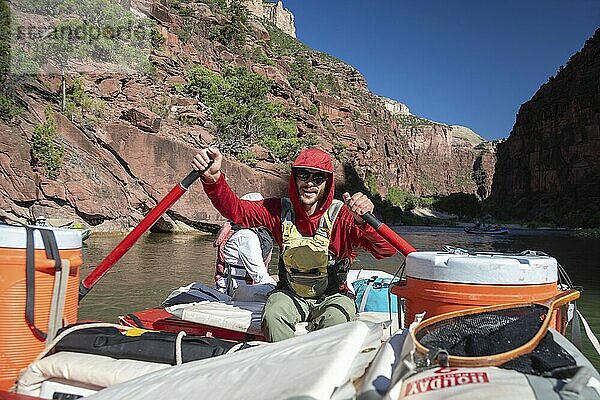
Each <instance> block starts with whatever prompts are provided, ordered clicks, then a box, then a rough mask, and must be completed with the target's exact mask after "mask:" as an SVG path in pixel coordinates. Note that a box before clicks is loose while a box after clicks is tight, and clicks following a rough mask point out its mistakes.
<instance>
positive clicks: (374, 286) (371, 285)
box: [352, 276, 398, 312]
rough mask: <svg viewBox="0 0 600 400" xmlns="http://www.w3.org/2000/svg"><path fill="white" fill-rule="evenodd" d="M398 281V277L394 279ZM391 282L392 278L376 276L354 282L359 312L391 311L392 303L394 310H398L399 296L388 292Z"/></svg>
mask: <svg viewBox="0 0 600 400" xmlns="http://www.w3.org/2000/svg"><path fill="white" fill-rule="evenodd" d="M397 281H398V279H397V278H396V279H394V282H397ZM391 282H392V279H391V278H378V277H376V276H373V277H371V278H369V279H359V280H357V281H354V282H352V286H353V287H354V293H355V294H356V300H355V301H356V306H357V307H358V312H363V311H377V312H389V311H390V305H391V306H392V312H397V311H398V296H396V295H395V294H392V293H389V294H388V290H389V288H390V283H391Z"/></svg>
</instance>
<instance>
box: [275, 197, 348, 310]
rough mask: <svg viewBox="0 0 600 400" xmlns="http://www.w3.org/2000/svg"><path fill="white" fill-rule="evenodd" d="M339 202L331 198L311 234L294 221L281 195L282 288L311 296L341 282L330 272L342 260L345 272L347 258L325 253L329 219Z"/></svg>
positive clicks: (338, 206)
mask: <svg viewBox="0 0 600 400" xmlns="http://www.w3.org/2000/svg"><path fill="white" fill-rule="evenodd" d="M343 204H344V203H342V202H341V201H339V200H333V202H332V203H331V205H330V206H329V208H328V209H327V212H325V213H324V214H323V216H322V217H321V219H320V220H319V226H318V228H317V231H316V232H315V234H314V236H312V237H306V236H302V235H301V234H300V232H298V229H297V228H296V226H295V225H294V221H295V218H294V210H293V207H292V204H291V202H290V199H288V198H286V197H284V198H282V199H281V230H282V251H281V255H280V258H279V273H280V279H281V278H283V282H282V283H283V287H284V288H286V289H289V290H291V291H293V292H294V293H296V294H297V295H298V296H300V297H304V298H313V299H314V298H319V297H321V296H323V295H324V294H326V292H328V291H331V290H335V291H337V289H338V288H339V285H340V284H341V283H340V282H339V279H337V278H338V277H337V275H336V276H332V275H335V274H336V273H337V270H338V269H339V265H340V264H343V267H342V269H343V270H344V272H347V269H348V268H349V260H348V259H342V260H338V259H336V258H335V257H334V256H333V255H331V254H329V241H330V238H331V231H332V227H333V223H334V222H335V219H336V217H337V215H338V213H339V211H340V209H341V208H342V205H343ZM343 280H345V278H344V279H343ZM342 283H343V282H342ZM336 285H337V286H336Z"/></svg>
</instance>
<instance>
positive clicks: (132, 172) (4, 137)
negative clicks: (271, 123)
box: [0, 0, 494, 231]
mask: <svg viewBox="0 0 600 400" xmlns="http://www.w3.org/2000/svg"><path fill="white" fill-rule="evenodd" d="M137 1H138V0H131V3H129V4H130V7H132V8H133V7H138V8H140V9H141V8H142V7H141V6H139V5H138V6H135V4H137V3H136V2H137ZM152 4H154V5H155V6H152ZM156 4H159V5H160V4H162V3H160V2H158V3H154V2H149V3H147V4H146V6H144V9H145V10H146V11H147V13H145V15H151V16H153V15H154V14H158V15H159V17H160V19H159V17H156V16H154V17H153V18H155V19H156V20H157V21H159V30H160V32H161V33H162V35H163V36H164V38H165V43H164V45H163V46H162V47H161V48H160V49H155V50H152V52H151V54H150V61H151V62H152V64H153V66H154V67H155V69H156V72H155V73H154V74H153V75H141V74H115V73H106V72H89V71H90V70H91V68H89V66H86V65H82V66H81V68H82V69H81V71H79V72H78V73H74V74H72V75H73V77H79V79H81V80H82V81H83V87H84V88H85V94H86V96H89V97H90V98H91V99H92V100H94V101H100V102H102V104H103V105H104V107H103V108H102V114H101V117H100V118H98V119H97V120H96V121H95V122H93V121H91V120H89V119H86V118H80V119H77V118H73V119H68V118H66V117H65V116H64V115H63V114H61V112H60V107H59V99H60V93H61V89H60V76H56V75H54V76H53V75H45V76H40V77H38V78H37V79H36V80H32V81H30V82H28V83H27V84H26V85H25V86H22V87H20V88H19V91H18V95H19V101H20V102H21V103H22V105H23V107H24V110H23V113H22V114H21V116H20V117H19V118H17V119H15V120H14V121H12V122H11V123H9V124H5V123H0V210H2V211H3V213H4V214H5V215H8V216H10V217H13V218H18V219H21V220H25V219H28V218H32V217H35V216H36V215H39V214H44V215H46V216H47V217H48V218H49V220H50V222H52V220H53V219H55V220H59V219H60V220H61V221H67V222H68V221H69V220H78V221H81V222H83V223H84V224H87V225H90V226H93V227H95V229H96V230H127V229H130V228H131V227H133V226H135V225H136V224H137V222H139V221H140V220H141V219H142V218H143V216H144V215H145V214H147V212H148V211H149V210H150V209H151V208H153V207H154V206H155V205H156V204H157V203H158V202H159V201H160V200H161V199H162V198H163V197H164V196H165V195H166V194H167V193H168V192H169V190H170V189H171V188H172V187H173V186H174V185H175V184H177V182H179V181H180V180H181V179H182V178H183V177H185V175H187V173H188V172H189V171H190V168H191V166H190V160H191V157H192V156H193V154H194V153H195V152H196V151H197V149H198V148H199V147H200V146H205V145H208V144H210V143H214V141H215V132H214V129H213V126H214V125H212V123H211V121H210V110H208V109H207V108H206V107H205V105H204V104H203V103H202V102H201V99H198V98H195V97H192V96H186V95H185V94H184V93H183V92H182V91H180V90H178V89H177V88H176V85H181V84H185V82H186V75H185V71H186V70H187V69H188V68H190V67H191V66H194V65H200V66H203V67H206V68H208V69H210V70H212V71H216V72H219V71H221V69H222V68H223V66H225V65H227V64H233V65H236V66H243V67H245V68H247V69H248V70H250V71H252V72H254V73H257V74H260V75H263V76H265V77H268V78H270V79H271V80H272V82H273V87H272V89H271V92H270V93H269V95H268V97H269V98H270V99H271V100H273V101H276V102H278V103H280V104H282V105H283V106H284V108H285V109H286V112H287V113H288V114H289V115H290V116H291V117H292V118H293V119H294V120H295V121H296V124H297V127H298V130H299V134H300V135H301V136H302V135H306V134H308V133H314V134H316V136H317V138H318V142H319V146H320V147H322V148H323V149H325V150H327V151H329V152H331V154H332V155H333V156H334V165H335V170H336V180H337V182H338V183H339V185H341V186H344V185H345V184H346V183H347V182H349V181H350V180H353V179H354V180H355V181H356V180H357V181H358V182H361V183H363V184H364V183H365V182H366V183H369V184H368V186H369V188H372V187H373V186H374V189H376V190H377V191H378V192H379V194H381V195H382V196H383V197H385V196H386V194H387V193H388V191H389V190H390V188H392V187H394V188H397V189H403V190H405V191H408V192H411V193H413V194H417V195H430V194H448V193H452V192H466V193H479V194H480V196H482V197H485V196H486V195H487V193H489V185H490V178H491V176H492V174H493V160H494V153H493V152H494V149H493V146H490V145H489V144H486V143H482V142H481V139H480V138H479V139H477V137H476V135H471V134H469V133H468V132H466V133H465V131H463V130H460V129H456V128H454V127H450V126H448V125H444V124H439V123H433V122H431V121H427V120H424V119H421V118H418V117H415V116H412V115H410V113H408V110H407V109H406V110H404V109H403V108H402V107H401V106H400V107H398V106H395V107H392V110H391V111H390V110H389V109H388V107H389V104H391V103H389V102H388V107H386V103H385V102H384V101H383V100H382V99H381V98H379V97H378V96H375V95H374V94H372V93H371V92H369V91H368V89H367V83H366V81H365V79H364V77H363V76H362V75H361V74H360V72H358V71H357V70H356V69H354V68H353V67H351V66H349V65H347V64H345V63H343V62H341V61H340V60H336V59H334V58H333V57H331V56H328V55H324V54H322V53H318V52H314V51H311V50H310V49H307V50H305V51H306V54H307V57H308V63H309V65H310V66H311V68H312V71H313V73H314V74H315V76H316V75H318V76H320V77H321V78H322V80H321V81H319V82H320V83H319V84H316V83H314V82H311V83H310V85H308V88H307V89H305V90H300V89H296V88H294V87H293V86H292V84H291V83H290V82H291V79H290V76H291V74H292V68H293V65H294V62H295V57H294V56H291V55H289V54H283V55H281V54H278V53H276V52H275V51H274V50H273V49H272V48H271V47H270V46H269V44H268V42H269V40H270V39H271V38H270V34H269V31H268V30H267V29H266V27H265V26H263V25H262V23H261V22H260V21H259V20H251V21H249V23H248V28H249V30H248V32H247V35H246V48H247V50H246V54H248V53H252V51H253V50H255V49H256V48H259V49H260V50H261V51H262V52H263V54H264V55H265V57H267V58H268V59H269V62H265V63H261V62H259V61H256V60H253V59H251V58H248V57H246V56H244V55H242V54H240V53H235V52H234V51H233V50H232V49H230V48H228V47H226V46H225V45H223V44H221V43H218V42H214V41H212V40H211V39H210V38H209V35H208V33H209V32H211V28H212V27H213V26H214V25H216V24H220V23H223V21H224V20H225V19H224V18H222V17H221V16H219V15H216V14H214V13H213V12H212V11H211V10H210V8H209V7H208V6H206V5H204V4H202V3H194V4H193V7H194V8H193V10H192V12H191V14H192V15H193V17H189V18H193V19H192V20H193V24H188V25H185V26H184V24H183V23H182V21H181V16H179V15H173V14H167V16H166V17H165V16H164V14H163V13H162V10H163V9H162V8H161V7H159V6H156ZM185 27H188V28H189V27H193V31H192V32H191V35H190V38H188V39H186V40H184V39H182V38H180V37H179V36H178V34H176V32H178V33H179V32H181V31H182V30H183V28H185ZM283 36H286V35H283ZM290 40H293V39H291V38H290ZM294 43H296V42H294ZM296 45H297V43H296ZM83 71H87V72H86V73H83ZM73 77H70V78H69V80H70V79H72V78H73ZM323 82H325V83H323ZM320 85H323V87H320ZM395 104H400V103H395ZM47 107H51V108H52V109H53V110H54V116H55V119H56V121H57V125H58V134H59V139H58V140H57V142H58V144H60V145H62V146H64V148H65V156H64V160H63V164H62V166H61V169H60V174H59V176H58V178H57V179H55V180H53V179H48V178H46V177H45V176H44V174H43V171H42V170H41V168H40V166H39V165H38V164H37V163H36V162H35V161H34V160H33V159H32V156H31V154H32V137H33V130H34V127H35V126H39V125H40V124H41V123H42V122H43V121H44V109H46V108H47ZM397 109H398V110H399V113H398V112H396V111H397ZM249 150H250V151H251V152H252V154H253V156H254V157H255V160H256V165H255V166H253V167H250V166H248V165H246V164H244V163H242V162H239V161H238V160H236V159H235V157H232V156H229V155H226V162H225V163H224V168H225V174H226V176H227V179H228V182H229V183H230V185H231V187H232V189H233V190H234V191H235V192H236V193H237V194H238V195H240V196H241V195H243V194H245V193H247V192H250V191H257V192H261V193H262V194H263V195H264V196H265V197H269V196H282V195H284V194H285V193H286V191H287V179H288V174H289V166H287V165H282V164H280V163H276V162H275V157H274V156H273V154H271V152H270V151H269V150H268V149H266V148H263V147H261V146H258V145H253V146H251V147H250V149H249ZM371 183H372V184H371ZM221 221H222V217H221V216H220V215H219V214H218V212H217V211H216V210H215V209H214V207H213V206H212V204H210V202H209V201H208V199H207V197H206V196H205V195H204V192H203V190H202V187H201V184H200V183H196V184H195V185H192V187H191V188H190V190H189V193H188V194H186V195H185V196H183V197H182V198H181V199H180V200H179V201H178V202H177V203H176V204H175V205H174V206H173V207H172V209H171V210H169V211H168V212H167V214H166V215H165V216H164V217H163V218H162V219H161V220H160V221H159V223H158V224H157V225H156V226H155V228H154V229H155V230H163V231H173V230H186V229H190V228H197V229H201V230H206V231H210V230H211V229H213V228H214V227H215V226H216V224H218V223H220V222H221Z"/></svg>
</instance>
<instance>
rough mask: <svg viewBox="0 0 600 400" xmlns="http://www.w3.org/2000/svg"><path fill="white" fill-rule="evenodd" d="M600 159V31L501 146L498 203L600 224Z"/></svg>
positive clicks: (525, 212) (528, 214) (543, 216)
mask: <svg viewBox="0 0 600 400" xmlns="http://www.w3.org/2000/svg"><path fill="white" fill-rule="evenodd" d="M599 156H600V30H597V31H596V32H595V34H594V36H593V37H592V38H590V39H589V40H588V41H587V42H586V44H585V46H584V47H583V49H582V50H581V51H580V52H578V53H576V54H575V55H573V56H572V57H571V59H570V60H569V62H568V63H567V65H566V66H565V67H564V68H563V67H561V69H560V70H559V72H558V73H557V75H556V77H554V78H551V79H550V80H549V81H548V82H547V83H545V84H544V85H542V87H541V88H540V89H539V90H538V91H537V93H536V94H535V95H534V96H533V98H532V99H531V100H530V101H528V102H527V103H525V104H523V105H522V106H521V108H520V109H519V113H518V114H517V119H516V123H515V125H514V127H513V130H512V132H511V134H510V137H509V138H508V139H507V140H506V141H505V142H503V143H501V144H500V145H499V146H498V154H497V157H498V162H497V164H496V172H495V175H494V182H493V187H492V200H493V201H494V203H495V204H497V205H498V206H504V208H505V210H506V212H507V213H509V214H510V215H514V216H517V217H525V218H530V219H540V220H548V219H554V220H556V221H558V222H559V223H561V224H567V225H580V226H581V224H584V225H585V223H586V221H588V222H590V218H596V219H598V220H597V221H596V223H597V224H600V216H599V215H598V214H597V213H598V211H599V209H600V157H599ZM576 214H578V215H576Z"/></svg>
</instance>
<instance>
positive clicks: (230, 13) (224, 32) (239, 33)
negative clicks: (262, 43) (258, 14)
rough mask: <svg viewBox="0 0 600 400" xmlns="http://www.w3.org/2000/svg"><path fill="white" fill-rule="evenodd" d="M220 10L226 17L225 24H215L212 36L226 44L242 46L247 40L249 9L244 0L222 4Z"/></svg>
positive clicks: (234, 0)
mask: <svg viewBox="0 0 600 400" xmlns="http://www.w3.org/2000/svg"><path fill="white" fill-rule="evenodd" d="M219 12H220V13H221V14H223V15H225V17H226V21H225V22H224V23H223V24H220V25H215V26H213V28H212V30H211V35H210V38H211V39H212V40H217V41H219V42H221V43H223V44H224V45H226V46H233V47H241V46H243V45H244V43H245V42H246V24H247V22H248V9H247V8H246V6H245V5H244V3H243V1H242V0H231V1H230V2H229V4H228V5H225V6H223V5H222V4H220V6H219Z"/></svg>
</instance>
